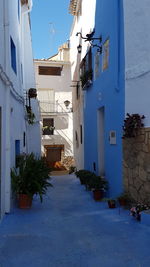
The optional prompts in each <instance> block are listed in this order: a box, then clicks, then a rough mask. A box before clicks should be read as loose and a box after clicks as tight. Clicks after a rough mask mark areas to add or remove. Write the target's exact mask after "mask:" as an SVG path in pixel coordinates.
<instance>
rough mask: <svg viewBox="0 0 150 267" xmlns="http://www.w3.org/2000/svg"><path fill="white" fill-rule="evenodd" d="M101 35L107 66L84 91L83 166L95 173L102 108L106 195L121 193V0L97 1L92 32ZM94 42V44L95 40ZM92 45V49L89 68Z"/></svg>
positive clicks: (122, 75)
mask: <svg viewBox="0 0 150 267" xmlns="http://www.w3.org/2000/svg"><path fill="white" fill-rule="evenodd" d="M101 34H102V43H104V42H105V41H106V40H107V38H109V40H110V56H109V67H108V69H106V70H105V71H103V72H102V55H100V66H99V68H100V75H99V77H98V78H97V79H96V80H95V81H93V85H92V86H90V87H89V88H87V90H86V92H85V108H84V147H85V159H84V160H85V166H84V167H85V169H88V170H91V171H93V162H95V163H96V173H97V174H99V173H98V172H99V171H98V161H99V159H98V153H99V151H98V149H99V148H98V136H99V135H98V130H99V129H98V124H97V118H98V117H97V116H98V110H99V109H100V108H101V107H104V114H105V115H104V129H105V130H104V162H105V168H104V169H105V176H106V179H108V181H109V192H108V196H109V197H115V196H117V195H118V194H119V193H121V191H122V189H123V185H122V125H123V120H124V113H125V111H124V109H125V107H124V100H125V98H124V34H123V3H122V0H115V1H114V0H97V7H96V16H95V35H94V37H97V36H100V35H101ZM95 43H98V42H96V41H95ZM95 53H96V48H92V54H93V63H92V64H93V70H94V56H95ZM111 130H113V131H116V137H117V139H116V140H117V143H116V145H110V143H109V132H110V131H111Z"/></svg>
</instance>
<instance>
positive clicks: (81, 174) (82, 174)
mask: <svg viewBox="0 0 150 267" xmlns="http://www.w3.org/2000/svg"><path fill="white" fill-rule="evenodd" d="M75 175H76V176H77V177H78V178H79V179H80V183H81V184H82V185H85V187H86V189H90V187H89V182H90V180H91V178H93V177H94V176H95V173H93V172H91V171H88V170H79V171H76V172H75Z"/></svg>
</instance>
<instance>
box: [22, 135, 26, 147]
mask: <svg viewBox="0 0 150 267" xmlns="http://www.w3.org/2000/svg"><path fill="white" fill-rule="evenodd" d="M23 146H24V147H25V146H26V133H25V132H23Z"/></svg>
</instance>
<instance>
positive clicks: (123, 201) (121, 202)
mask: <svg viewBox="0 0 150 267" xmlns="http://www.w3.org/2000/svg"><path fill="white" fill-rule="evenodd" d="M118 201H119V204H120V206H126V205H127V201H126V200H125V199H123V198H122V199H118Z"/></svg>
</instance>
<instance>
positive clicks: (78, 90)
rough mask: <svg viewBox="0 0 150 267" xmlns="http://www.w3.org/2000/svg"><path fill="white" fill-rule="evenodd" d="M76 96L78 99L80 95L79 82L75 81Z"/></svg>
mask: <svg viewBox="0 0 150 267" xmlns="http://www.w3.org/2000/svg"><path fill="white" fill-rule="evenodd" d="M76 97H77V99H79V97H80V84H79V82H77V85H76Z"/></svg>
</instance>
